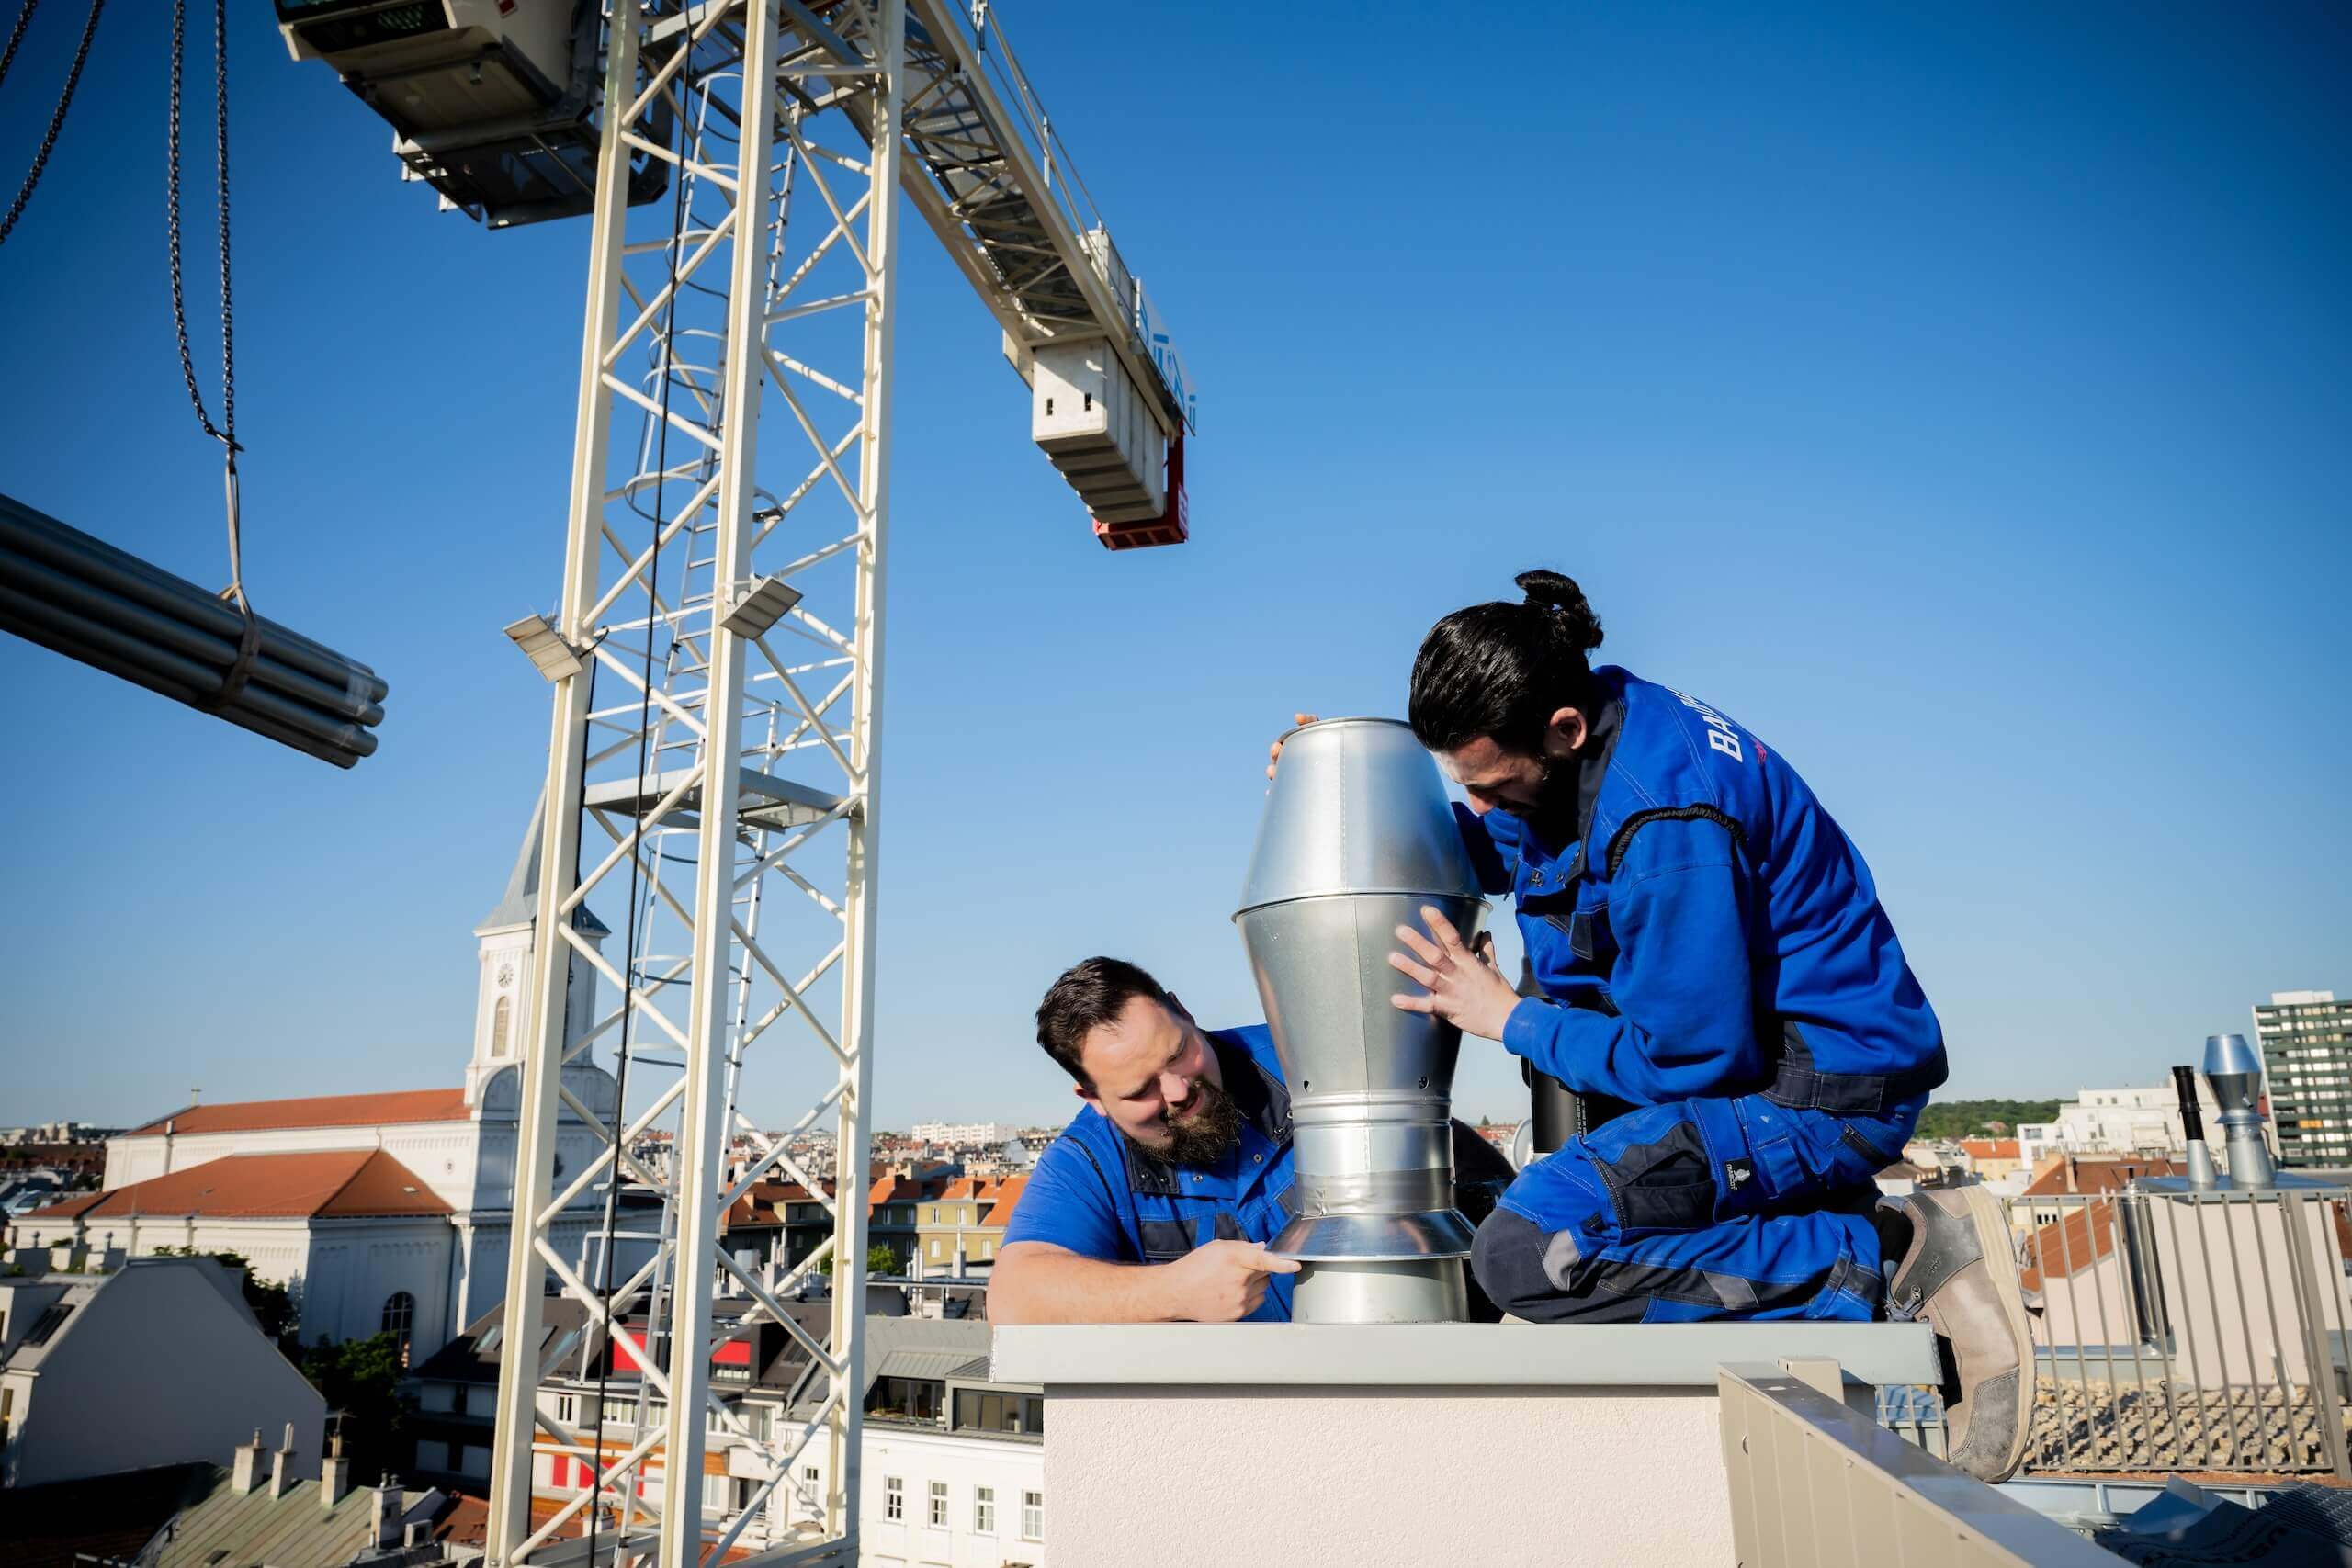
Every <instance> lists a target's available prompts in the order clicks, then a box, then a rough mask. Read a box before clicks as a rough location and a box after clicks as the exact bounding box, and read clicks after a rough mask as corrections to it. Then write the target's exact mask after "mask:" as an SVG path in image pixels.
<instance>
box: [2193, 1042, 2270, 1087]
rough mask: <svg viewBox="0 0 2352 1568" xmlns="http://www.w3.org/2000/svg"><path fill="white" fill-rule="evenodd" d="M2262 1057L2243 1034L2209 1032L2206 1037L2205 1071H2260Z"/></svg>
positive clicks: (2209, 1072)
mask: <svg viewBox="0 0 2352 1568" xmlns="http://www.w3.org/2000/svg"><path fill="white" fill-rule="evenodd" d="M2261 1071H2262V1058H2261V1056H2260V1055H2257V1054H2256V1051H2255V1049H2254V1047H2253V1046H2252V1045H2250V1044H2248V1043H2246V1037H2245V1035H2243V1034H2208V1035H2207V1036H2206V1037H2205V1072H2206V1076H2207V1077H2212V1076H2213V1075H2215V1074H2222V1075H2229V1074H2235V1073H2259V1072H2261Z"/></svg>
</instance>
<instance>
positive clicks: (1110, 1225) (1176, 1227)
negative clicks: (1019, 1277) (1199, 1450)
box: [1004, 1024, 1296, 1323]
mask: <svg viewBox="0 0 2352 1568" xmlns="http://www.w3.org/2000/svg"><path fill="white" fill-rule="evenodd" d="M1204 1033H1205V1034H1206V1035H1207V1037H1208V1041H1209V1043H1210V1045H1211V1046H1212V1047H1214V1048H1215V1049H1216V1054H1217V1063H1218V1066H1219V1069H1220V1071H1221V1072H1222V1074H1223V1076H1224V1078H1225V1090H1226V1092H1227V1094H1229V1095H1231V1096H1232V1097H1233V1100H1234V1103H1235V1104H1236V1105H1237V1106H1238V1108H1239V1110H1240V1111H1241V1136H1240V1139H1239V1141H1238V1143H1237V1144H1236V1145H1234V1146H1233V1147H1232V1148H1231V1149H1229V1150H1227V1152H1226V1156H1225V1158H1224V1159H1223V1160H1221V1161H1219V1162H1218V1163H1217V1165H1216V1167H1215V1168H1207V1169H1194V1168H1190V1167H1185V1166H1175V1165H1170V1164H1169V1163H1168V1162H1167V1161H1165V1160H1161V1159H1158V1158H1155V1157H1154V1156H1152V1155H1151V1154H1150V1153H1149V1152H1148V1151H1147V1150H1145V1149H1143V1148H1141V1147H1139V1146H1137V1145H1136V1144H1135V1143H1134V1142H1133V1141H1132V1140H1130V1139H1128V1138H1127V1137H1126V1136H1125V1134H1122V1133H1121V1132H1120V1131H1119V1130H1118V1128H1117V1127H1115V1126H1114V1125H1113V1124H1112V1122H1111V1119H1110V1118H1109V1117H1107V1116H1105V1115H1103V1113H1102V1112H1101V1111H1097V1110H1095V1109H1094V1107H1092V1106H1091V1105H1090V1106H1087V1107H1086V1108H1085V1109H1084V1110H1082V1111H1080V1112H1079V1113H1078V1115H1077V1116H1076V1117H1075V1118H1074V1119H1073V1120H1072V1121H1071V1122H1070V1124H1069V1126H1068V1127H1067V1128H1065V1129H1063V1131H1062V1135H1061V1136H1060V1137H1058V1138H1056V1139H1055V1140H1054V1141H1053V1143H1052V1144H1051V1145H1047V1147H1046V1152H1045V1153H1044V1154H1043V1155H1041V1156H1038V1159H1037V1168H1036V1169H1035V1171H1033V1172H1032V1173H1031V1174H1030V1177H1029V1184H1028V1186H1027V1187H1025V1188H1024V1189H1023V1190H1022V1193H1021V1201H1020V1202H1019V1203H1018V1204H1017V1205H1015V1207H1014V1208H1013V1211H1012V1221H1011V1223H1010V1224H1007V1225H1006V1226H1005V1232H1004V1245H1005V1246H1007V1247H1010V1246H1012V1244H1013V1243H1015V1242H1020V1241H1042V1242H1046V1243H1049V1244H1051V1245H1053V1246H1055V1247H1064V1248H1067V1249H1068V1250H1069V1251H1071V1252H1075V1253H1077V1254H1078V1255H1079V1256H1080V1257H1081V1258H1101V1259H1103V1261H1104V1262H1107V1263H1172V1262H1174V1261H1175V1260H1176V1259H1178V1258H1182V1257H1183V1256H1184V1255H1185V1254H1186V1253H1188V1252H1190V1251H1192V1250H1193V1248H1194V1247H1199V1246H1200V1245H1202V1244H1203V1243H1204V1242H1210V1241H1217V1240H1240V1241H1254V1242H1259V1243H1264V1242H1269V1241H1272V1240H1273V1239H1274V1237H1275V1236H1276V1235H1278V1234H1280V1232H1281V1231H1282V1228H1283V1226H1284V1225H1286V1224H1289V1223H1290V1219H1291V1203H1292V1198H1291V1181H1292V1176H1291V1157H1290V1152H1291V1131H1290V1090H1289V1089H1286V1088H1285V1087H1283V1069H1282V1062H1281V1060H1280V1058H1278V1057H1277V1056H1276V1055H1274V1041H1273V1036H1272V1034H1270V1033H1268V1032H1267V1031H1266V1027H1265V1025H1263V1024H1252V1025H1250V1026H1249V1027H1248V1028H1245V1029H1212V1030H1207V1031H1204ZM1295 1279H1296V1276H1295V1275H1291V1274H1275V1275H1272V1276H1269V1277H1268V1279H1267V1281H1266V1299H1265V1300H1264V1301H1263V1302H1262V1303H1260V1304H1259V1307H1258V1310H1257V1311H1256V1312H1254V1313H1251V1314H1250V1317H1249V1319H1248V1321H1250V1322H1251V1323H1287V1322H1289V1321H1290V1301H1291V1290H1292V1285H1293V1281H1294V1280H1295Z"/></svg>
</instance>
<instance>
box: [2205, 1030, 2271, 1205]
mask: <svg viewBox="0 0 2352 1568" xmlns="http://www.w3.org/2000/svg"><path fill="white" fill-rule="evenodd" d="M2205 1081H2206V1082H2207V1083H2210V1084H2211V1085H2212V1086H2213V1098H2214V1099H2215V1100H2220V1101H2221V1103H2222V1111H2221V1114H2220V1115H2218V1116H2216V1117H2215V1118H2214V1120H2215V1121H2217V1122H2221V1124H2222V1138H2223V1140H2224V1142H2225V1145H2226V1148H2227V1154H2226V1157H2227V1159H2228V1162H2229V1169H2230V1185H2231V1186H2233V1187H2238V1188H2256V1189H2259V1188H2264V1187H2271V1186H2275V1185H2277V1179H2278V1168H2277V1167H2276V1166H2275V1165H2273V1164H2272V1163H2271V1159H2270V1145H2268V1144H2267V1143H2265V1142H2264V1141H2263V1136H2262V1058H2261V1057H2260V1056H2259V1055H2256V1054H2255V1049H2254V1047H2253V1046H2252V1045H2250V1044H2248V1043H2246V1038H2245V1035H2243V1034H2209V1035H2207V1036H2206V1037H2205Z"/></svg>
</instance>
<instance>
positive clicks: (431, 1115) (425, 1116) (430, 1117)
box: [123, 1089, 471, 1138]
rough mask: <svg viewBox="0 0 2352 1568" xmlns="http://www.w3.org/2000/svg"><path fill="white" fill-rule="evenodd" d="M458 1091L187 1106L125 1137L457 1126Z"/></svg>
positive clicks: (461, 1094)
mask: <svg viewBox="0 0 2352 1568" xmlns="http://www.w3.org/2000/svg"><path fill="white" fill-rule="evenodd" d="M470 1114H471V1112H470V1111H468V1110H467V1109H466V1091H465V1090H464V1089H395V1090H393V1091H392V1092H390V1093H389V1094H322V1095H312V1096H311V1097H310V1098H309V1099H306V1100H238V1101H235V1102H232V1103H229V1104H222V1105H191V1106H189V1107H188V1108H187V1110H185V1111H174V1112H173V1113H172V1114H171V1115H169V1116H164V1117H159V1118H157V1119H156V1120H155V1121H153V1122H148V1123H147V1125H145V1126H144V1127H134V1128H132V1129H131V1130H130V1132H128V1133H126V1134H123V1136H125V1137H127V1138H145V1137H161V1136H162V1135H163V1132H164V1128H165V1127H166V1126H168V1127H170V1128H171V1130H172V1131H173V1132H174V1133H260V1132H267V1131H270V1130H273V1129H276V1128H280V1127H371V1126H375V1125H378V1124H379V1123H387V1122H462V1121H464V1120H465V1119H466V1118H467V1117H468V1116H469V1115H470Z"/></svg>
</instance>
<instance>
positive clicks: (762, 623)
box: [718, 577, 800, 637]
mask: <svg viewBox="0 0 2352 1568" xmlns="http://www.w3.org/2000/svg"><path fill="white" fill-rule="evenodd" d="M799 603H800V590H798V589H797V588H795V587H794V586H792V584H790V583H789V582H786V581H784V579H782V578H780V577H755V578H753V579H752V581H750V582H749V583H747V584H745V585H744V586H743V587H742V588H741V589H740V590H739V591H738V592H736V594H735V598H734V602H733V604H730V605H729V608H728V611H727V614H726V615H722V616H720V617H719V620H718V624H719V625H720V626H725V627H726V628H727V629H728V630H729V631H730V632H733V633H734V634H735V635H736V636H737V637H765V636H767V635H768V628H769V627H770V626H774V625H775V624H776V623H777V622H778V621H780V620H782V619H784V617H785V615H786V613H787V612H788V611H790V610H791V608H792V607H793V606H794V605H795V604H799Z"/></svg>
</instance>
